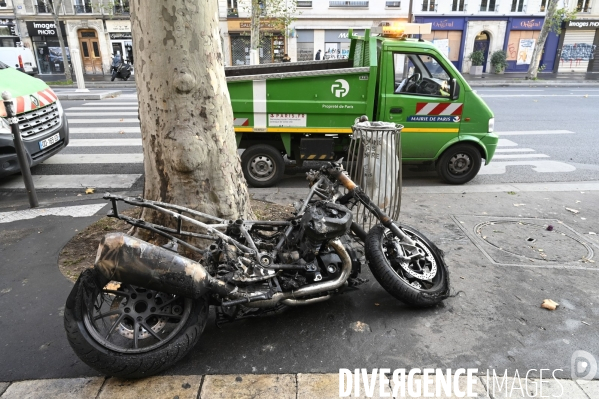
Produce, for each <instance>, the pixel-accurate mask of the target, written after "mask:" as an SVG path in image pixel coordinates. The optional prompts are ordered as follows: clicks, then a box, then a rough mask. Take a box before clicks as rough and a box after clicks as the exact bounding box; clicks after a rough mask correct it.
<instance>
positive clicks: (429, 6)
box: [422, 0, 436, 11]
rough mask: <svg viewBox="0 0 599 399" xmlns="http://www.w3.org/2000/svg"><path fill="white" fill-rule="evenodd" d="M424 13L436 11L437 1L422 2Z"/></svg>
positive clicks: (425, 0) (427, 0)
mask: <svg viewBox="0 0 599 399" xmlns="http://www.w3.org/2000/svg"><path fill="white" fill-rule="evenodd" d="M422 11H436V4H435V0H424V1H423V2H422Z"/></svg>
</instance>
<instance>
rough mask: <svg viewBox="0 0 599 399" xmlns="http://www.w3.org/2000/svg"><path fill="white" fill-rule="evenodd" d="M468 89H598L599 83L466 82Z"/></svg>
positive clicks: (584, 81)
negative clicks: (582, 87)
mask: <svg viewBox="0 0 599 399" xmlns="http://www.w3.org/2000/svg"><path fill="white" fill-rule="evenodd" d="M467 82H468V84H469V85H470V87H581V86H584V87H599V82H595V81H588V80H583V81H566V82H555V81H546V80H545V81H538V80H537V81H535V80H528V81H521V82H508V81H467Z"/></svg>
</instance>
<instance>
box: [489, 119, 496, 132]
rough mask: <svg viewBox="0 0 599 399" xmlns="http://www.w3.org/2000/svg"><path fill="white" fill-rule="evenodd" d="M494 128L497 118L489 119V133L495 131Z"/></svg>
mask: <svg viewBox="0 0 599 399" xmlns="http://www.w3.org/2000/svg"><path fill="white" fill-rule="evenodd" d="M493 129H495V118H491V119H489V133H493Z"/></svg>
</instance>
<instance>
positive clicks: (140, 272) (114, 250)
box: [94, 233, 237, 299]
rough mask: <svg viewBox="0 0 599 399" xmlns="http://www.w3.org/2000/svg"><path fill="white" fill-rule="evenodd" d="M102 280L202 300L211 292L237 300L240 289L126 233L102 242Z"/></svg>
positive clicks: (99, 266) (99, 260) (98, 261)
mask: <svg viewBox="0 0 599 399" xmlns="http://www.w3.org/2000/svg"><path fill="white" fill-rule="evenodd" d="M94 268H95V270H97V271H98V272H99V273H100V274H101V275H102V276H103V277H105V278H106V279H108V281H110V280H115V281H119V282H122V283H125V284H132V285H138V286H140V287H144V288H150V289H153V290H156V291H161V292H166V293H169V294H173V295H183V296H185V297H188V298H196V299H197V298H200V297H202V296H204V295H206V294H207V293H209V292H217V293H219V294H221V295H224V296H229V297H231V296H233V297H234V296H235V295H234V294H235V292H236V291H237V287H235V286H234V285H232V284H227V283H225V282H223V281H220V280H217V279H215V278H214V277H212V276H211V275H210V274H208V272H207V271H206V269H204V267H203V266H202V265H200V264H199V263H197V262H194V261H192V260H191V259H188V258H185V257H183V256H181V255H179V254H177V253H175V252H172V251H170V250H168V249H165V248H162V247H159V246H156V245H153V244H150V243H148V242H145V241H143V240H140V239H138V238H135V237H131V236H128V235H126V234H123V233H110V234H107V235H105V236H104V238H102V241H101V242H100V246H99V248H98V254H97V255H96V261H95V264H94Z"/></svg>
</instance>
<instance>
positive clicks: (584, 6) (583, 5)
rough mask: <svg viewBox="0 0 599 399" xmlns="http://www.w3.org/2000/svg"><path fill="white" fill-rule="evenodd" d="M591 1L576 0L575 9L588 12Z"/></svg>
mask: <svg viewBox="0 0 599 399" xmlns="http://www.w3.org/2000/svg"><path fill="white" fill-rule="evenodd" d="M591 1H592V0H578V2H577V3H576V11H577V12H590V11H591Z"/></svg>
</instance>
